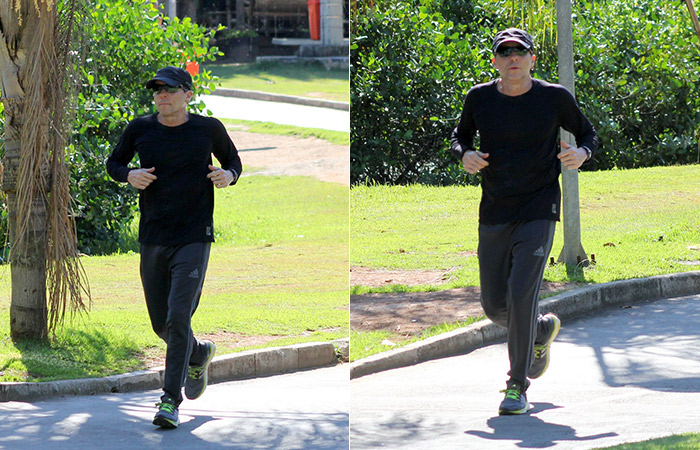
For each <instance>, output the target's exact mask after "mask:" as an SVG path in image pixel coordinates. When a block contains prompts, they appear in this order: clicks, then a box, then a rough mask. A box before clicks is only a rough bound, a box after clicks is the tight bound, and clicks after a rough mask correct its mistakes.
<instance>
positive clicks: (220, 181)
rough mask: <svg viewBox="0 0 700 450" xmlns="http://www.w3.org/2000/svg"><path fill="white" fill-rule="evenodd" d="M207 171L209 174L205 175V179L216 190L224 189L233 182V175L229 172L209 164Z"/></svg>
mask: <svg viewBox="0 0 700 450" xmlns="http://www.w3.org/2000/svg"><path fill="white" fill-rule="evenodd" d="M209 170H211V173H210V174H208V175H207V178H209V179H210V180H211V181H212V183H214V186H216V187H218V188H225V187H226V186H228V185H229V184H231V182H232V181H233V174H232V173H231V172H230V171H229V170H224V169H221V168H219V167H214V166H212V165H211V164H209Z"/></svg>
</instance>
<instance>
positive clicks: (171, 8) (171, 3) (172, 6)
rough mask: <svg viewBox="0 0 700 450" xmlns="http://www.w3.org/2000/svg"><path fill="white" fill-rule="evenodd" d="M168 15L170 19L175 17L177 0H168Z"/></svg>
mask: <svg viewBox="0 0 700 450" xmlns="http://www.w3.org/2000/svg"><path fill="white" fill-rule="evenodd" d="M168 17H169V18H171V19H174V18H175V17H177V0H168Z"/></svg>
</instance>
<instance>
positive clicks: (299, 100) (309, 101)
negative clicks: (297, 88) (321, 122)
mask: <svg viewBox="0 0 700 450" xmlns="http://www.w3.org/2000/svg"><path fill="white" fill-rule="evenodd" d="M211 95H218V96H220V97H237V98H248V99H251V100H262V101H266V102H281V103H292V104H294V105H303V106H316V107H318V108H330V109H339V110H342V111H350V103H344V102H333V101H330V100H317V99H315V98H306V97H295V96H293V95H282V94H270V93H267V92H260V91H246V90H243V89H226V88H217V89H216V90H215V91H214V92H212V93H211Z"/></svg>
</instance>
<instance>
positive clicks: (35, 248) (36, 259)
mask: <svg viewBox="0 0 700 450" xmlns="http://www.w3.org/2000/svg"><path fill="white" fill-rule="evenodd" d="M9 95H11V93H3V96H4V98H3V105H4V108H5V158H4V166H5V171H4V181H3V186H2V188H3V191H4V192H5V193H6V194H7V200H8V205H7V206H8V212H9V214H8V215H9V230H10V243H11V245H13V244H14V245H16V246H15V247H12V248H11V259H10V271H11V279H12V300H11V304H10V333H11V336H12V338H13V339H20V338H33V339H42V338H45V337H46V335H47V306H46V262H45V255H46V202H45V201H44V200H43V198H42V197H41V196H39V195H37V196H35V197H34V203H33V204H32V207H31V209H30V214H29V220H28V223H27V227H28V229H27V234H26V235H25V238H24V239H20V240H18V239H17V237H18V236H17V234H18V226H19V223H18V220H17V219H18V217H17V211H18V205H17V174H18V169H19V160H20V135H21V129H22V122H23V121H22V112H21V111H22V106H23V102H22V100H20V99H18V98H17V97H10V96H9Z"/></svg>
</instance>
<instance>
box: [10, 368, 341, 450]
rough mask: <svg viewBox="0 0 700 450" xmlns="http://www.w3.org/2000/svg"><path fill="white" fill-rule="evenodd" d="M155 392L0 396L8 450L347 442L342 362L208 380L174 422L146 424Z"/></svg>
mask: <svg viewBox="0 0 700 450" xmlns="http://www.w3.org/2000/svg"><path fill="white" fill-rule="evenodd" d="M161 394H162V391H160V390H153V391H144V392H132V393H125V394H123V393H118V394H103V395H83V396H75V397H64V398H53V399H47V400H41V401H35V402H31V403H28V402H5V403H0V448H2V449H5V448H6V449H12V450H20V449H27V450H30V449H31V450H36V449H41V450H94V449H100V450H144V449H178V450H179V449H188V450H189V449H209V450H211V449H234V450H235V449H238V450H251V449H275V450H301V449H304V450H347V449H348V421H349V417H348V409H349V405H348V403H349V394H348V367H347V365H338V366H334V367H329V368H322V369H314V370H306V371H301V372H296V373H292V374H285V375H276V376H271V377H262V378H255V379H252V380H243V381H233V382H226V383H219V384H215V385H212V386H209V387H208V388H207V390H206V392H205V393H204V395H202V397H200V398H198V399H197V400H187V399H185V400H184V401H183V402H182V404H181V405H180V422H181V423H180V426H179V427H178V428H177V429H175V430H164V429H162V428H158V427H155V426H154V425H152V423H151V422H152V420H153V416H154V415H155V413H156V408H155V407H154V405H155V402H156V401H157V400H158V398H159V397H160V395H161Z"/></svg>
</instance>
